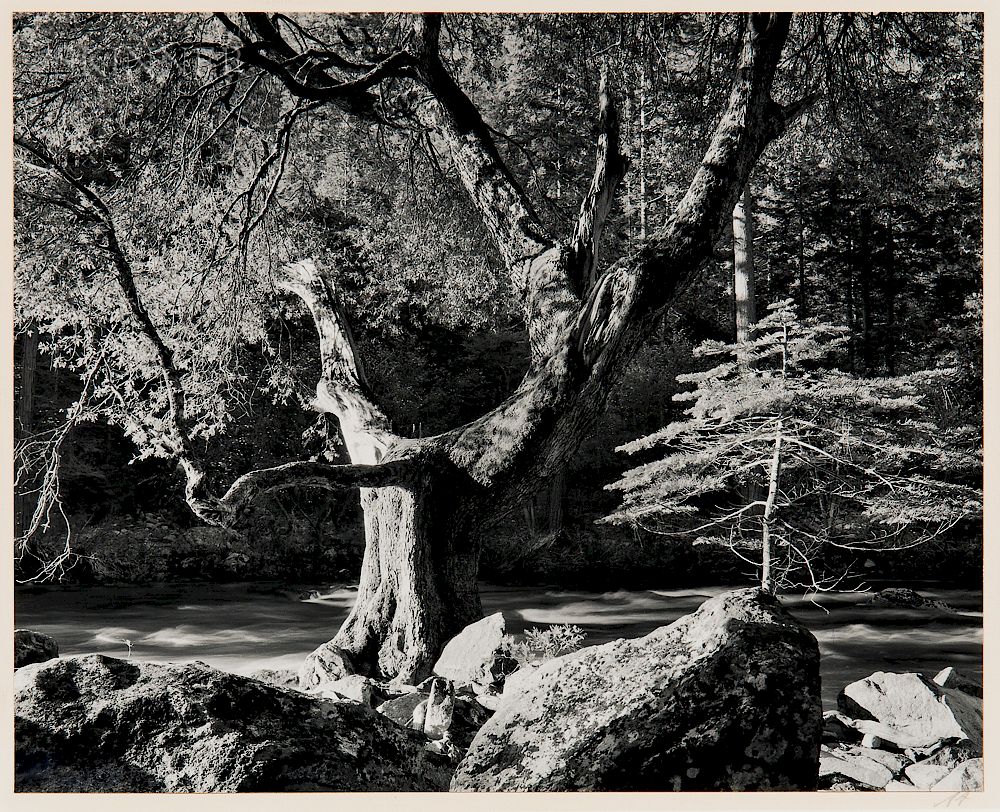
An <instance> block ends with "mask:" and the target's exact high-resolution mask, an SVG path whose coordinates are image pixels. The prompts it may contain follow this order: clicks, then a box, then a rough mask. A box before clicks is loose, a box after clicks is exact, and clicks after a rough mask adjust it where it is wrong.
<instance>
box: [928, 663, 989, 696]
mask: <svg viewBox="0 0 1000 812" xmlns="http://www.w3.org/2000/svg"><path fill="white" fill-rule="evenodd" d="M934 682H936V683H937V684H938V685H940V686H941V687H942V688H952V689H954V690H956V691H961V692H962V693H964V694H968V695H969V696H978V697H979V698H980V699H982V697H983V683H982V682H980V681H979V680H978V679H976V678H975V677H973V676H971V675H970V674H966V673H963V672H962V671H956V670H955V669H954V668H952V667H951V666H950V665H949V666H948V667H947V668H942V669H941V670H940V671H938V673H937V676H935V677H934Z"/></svg>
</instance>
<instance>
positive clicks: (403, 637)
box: [333, 473, 483, 683]
mask: <svg viewBox="0 0 1000 812" xmlns="http://www.w3.org/2000/svg"><path fill="white" fill-rule="evenodd" d="M444 484H445V483H444V482H443V481H441V480H440V479H439V478H438V477H436V476H435V475H433V474H430V473H428V474H425V475H423V476H421V477H420V481H419V484H417V485H416V486H414V487H411V488H401V487H390V488H380V489H378V490H372V489H365V490H363V491H362V496H361V504H362V507H363V509H364V514H365V555H364V561H363V564H362V569H361V581H360V583H359V584H358V597H357V601H356V602H355V604H354V608H353V610H352V611H351V614H350V616H349V617H348V618H347V620H346V621H345V623H344V625H343V626H342V627H341V629H340V631H339V632H338V633H337V636H336V637H335V638H334V640H333V644H334V645H335V646H337V647H339V648H340V649H342V650H343V651H344V652H345V653H347V654H348V655H349V656H350V658H351V660H352V662H353V664H354V666H355V667H356V668H357V669H358V670H359V671H360V672H362V673H367V674H371V675H377V676H382V677H395V678H397V679H399V680H402V681H404V682H410V683H415V682H419V681H420V680H422V679H424V678H425V677H427V676H428V675H429V674H430V672H431V668H432V666H433V665H434V662H435V660H436V659H437V656H438V654H440V651H441V648H442V647H443V646H444V644H445V643H446V642H447V641H448V640H449V639H450V638H451V637H453V636H454V635H456V634H457V633H458V632H459V631H461V630H462V629H463V628H464V627H465V626H467V625H468V624H469V623H472V622H474V621H475V620H478V619H479V618H481V617H482V616H483V609H482V604H481V603H480V600H479V590H478V583H477V577H478V571H479V564H478V561H479V543H478V539H477V538H476V533H475V531H474V530H473V529H472V528H470V527H468V526H463V525H465V524H466V523H465V522H463V521H462V520H461V512H460V511H455V510H454V509H453V508H449V507H446V506H453V505H454V504H455V498H454V493H453V492H449V489H447V488H445V487H443V486H444Z"/></svg>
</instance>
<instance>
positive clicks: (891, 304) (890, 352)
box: [885, 209, 898, 375]
mask: <svg viewBox="0 0 1000 812" xmlns="http://www.w3.org/2000/svg"><path fill="white" fill-rule="evenodd" d="M895 249H896V240H895V235H894V234H893V223H892V210H891V209H890V210H889V212H888V214H887V216H886V234H885V366H886V371H887V372H888V373H889V375H895V374H896V296H897V294H898V290H897V288H898V282H897V277H896V250H895Z"/></svg>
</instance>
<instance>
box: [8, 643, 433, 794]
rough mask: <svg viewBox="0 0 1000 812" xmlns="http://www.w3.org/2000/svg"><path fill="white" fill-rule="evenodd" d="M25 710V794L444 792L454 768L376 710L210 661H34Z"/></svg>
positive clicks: (20, 735) (24, 685)
mask: <svg viewBox="0 0 1000 812" xmlns="http://www.w3.org/2000/svg"><path fill="white" fill-rule="evenodd" d="M15 709H16V716H15V782H16V787H17V789H18V790H19V791H32V790H45V791H66V792H91V791H98V792H117V791H124V792H164V791H165V792H240V791H253V792H276V791H289V790H319V791H329V790H353V791H373V790H390V791H413V790H443V789H446V788H447V785H448V779H449V777H450V772H451V771H450V769H449V767H448V764H447V760H446V759H445V758H444V757H443V756H439V755H435V754H433V753H428V752H426V751H425V750H424V743H425V742H424V738H423V737H422V736H419V735H418V734H416V733H414V732H411V731H407V730H403V729H402V728H400V727H398V726H396V725H394V724H392V723H391V722H390V721H389V720H387V719H384V718H383V717H381V716H380V715H379V714H377V713H375V711H374V710H372V709H371V708H369V707H366V706H364V705H361V704H356V703H350V702H341V703H336V702H330V701H326V700H322V699H316V698H312V697H309V696H306V695H304V694H302V693H299V692H297V691H287V690H282V689H280V688H275V687H272V686H268V685H265V684H263V683H261V682H258V681H256V680H252V679H249V678H246V677H240V676H236V675H235V674H228V673H225V672H222V671H217V670H215V669H213V668H209V667H208V666H206V665H204V664H202V663H193V664H190V665H185V666H172V665H155V664H151V663H130V662H126V661H124V660H117V659H114V658H111V657H104V656H101V655H90V656H87V657H72V658H66V659H62V660H53V661H51V662H48V663H40V664H37V665H29V666H26V667H24V668H21V669H20V670H18V671H17V672H16V674H15Z"/></svg>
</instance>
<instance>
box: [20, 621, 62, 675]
mask: <svg viewBox="0 0 1000 812" xmlns="http://www.w3.org/2000/svg"><path fill="white" fill-rule="evenodd" d="M58 656H59V646H58V645H57V644H56V641H55V640H53V639H52V638H51V637H49V635H47V634H43V633H42V632H36V631H32V630H31V629H14V668H15V669H17V668H21V666H25V665H31V664H32V663H44V662H45V661H46V660H51V659H53V658H55V657H58Z"/></svg>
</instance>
